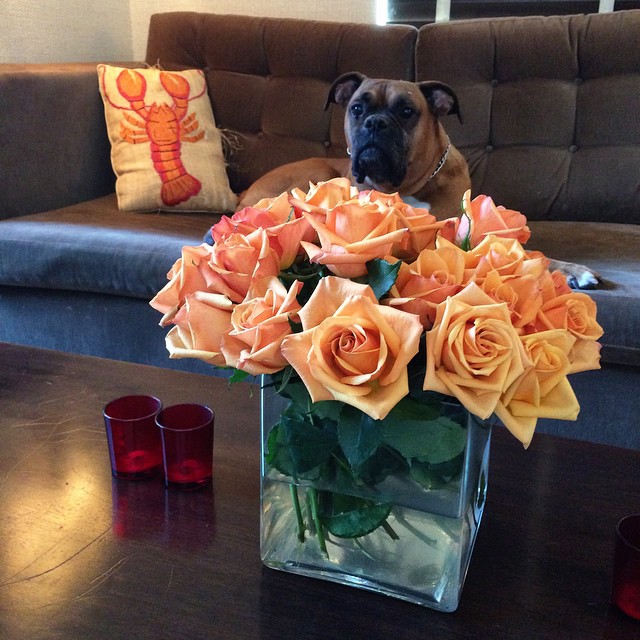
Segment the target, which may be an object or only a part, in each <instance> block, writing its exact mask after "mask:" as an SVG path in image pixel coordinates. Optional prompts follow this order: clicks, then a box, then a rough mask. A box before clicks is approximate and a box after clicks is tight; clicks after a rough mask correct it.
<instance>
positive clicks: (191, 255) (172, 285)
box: [149, 244, 212, 325]
mask: <svg viewBox="0 0 640 640" xmlns="http://www.w3.org/2000/svg"><path fill="white" fill-rule="evenodd" d="M211 251H212V248H211V246H209V245H208V244H202V245H200V246H199V247H183V248H182V257H181V258H178V260H176V261H175V263H174V265H173V267H172V268H171V271H169V273H168V274H167V278H168V279H169V282H168V283H167V284H166V285H165V286H164V288H163V289H162V290H161V291H159V292H158V293H157V294H156V295H155V297H154V298H153V299H152V300H151V302H149V304H150V305H151V306H152V307H153V308H154V309H155V310H156V311H160V313H163V314H165V315H167V314H172V313H175V312H176V311H177V310H178V307H179V306H180V305H182V303H183V302H184V299H185V297H186V296H187V295H189V294H190V293H194V292H195V291H201V290H204V289H206V288H207V278H206V277H205V275H204V274H205V273H206V272H208V271H209V258H210V257H211ZM166 323H167V322H166V321H165V320H164V319H163V320H162V321H161V322H160V324H162V325H164V324H166Z"/></svg>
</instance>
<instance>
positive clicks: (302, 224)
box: [211, 192, 315, 269]
mask: <svg viewBox="0 0 640 640" xmlns="http://www.w3.org/2000/svg"><path fill="white" fill-rule="evenodd" d="M260 228H262V229H266V231H267V236H268V237H269V245H270V246H271V248H272V249H274V250H275V252H276V253H277V254H278V257H279V258H280V268H281V269H286V268H287V267H289V266H291V264H292V263H293V261H294V260H295V258H296V256H297V255H298V253H299V252H300V250H301V248H300V240H302V238H306V239H307V240H313V238H314V236H315V232H314V231H313V229H311V227H310V226H309V223H308V222H307V221H306V220H305V219H304V218H303V217H301V216H298V217H296V216H294V215H292V207H291V205H290V204H289V199H288V194H287V193H286V192H285V193H283V194H281V195H280V196H278V197H277V198H271V199H267V200H261V201H260V202H258V203H257V204H256V206H255V207H245V208H244V209H242V210H241V211H238V212H236V213H234V214H233V215H232V216H231V217H228V216H222V218H221V219H220V222H218V223H216V224H214V225H213V227H212V228H211V235H212V236H213V240H214V242H215V243H216V244H217V243H219V242H221V241H222V239H223V238H225V237H227V236H229V235H231V234H233V233H241V234H243V235H248V234H250V233H251V232H252V231H255V230H256V229H260Z"/></svg>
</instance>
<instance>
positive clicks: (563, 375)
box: [496, 329, 580, 447]
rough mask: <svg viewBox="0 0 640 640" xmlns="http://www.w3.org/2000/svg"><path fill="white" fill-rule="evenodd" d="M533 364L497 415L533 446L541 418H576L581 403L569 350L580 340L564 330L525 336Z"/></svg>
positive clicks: (504, 398)
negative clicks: (572, 376)
mask: <svg viewBox="0 0 640 640" xmlns="http://www.w3.org/2000/svg"><path fill="white" fill-rule="evenodd" d="M521 340H522V344H523V345H524V348H525V352H526V353H527V356H528V358H529V360H530V361H531V363H532V365H533V366H532V367H530V368H528V369H527V370H526V371H525V372H524V373H523V374H522V375H521V376H520V377H519V378H518V379H517V380H515V381H514V382H513V384H512V385H511V386H510V387H509V388H508V389H507V390H506V391H505V393H504V394H503V396H502V398H501V399H500V402H498V406H497V407H496V415H497V416H498V418H500V420H502V422H503V424H504V425H505V427H507V429H509V431H511V433H513V435H514V436H515V437H516V438H518V440H520V441H521V442H522V444H524V446H525V447H528V446H529V443H530V442H531V438H532V437H533V432H534V431H535V427H536V422H537V420H538V418H555V419H557V420H576V419H577V417H578V412H579V410H580V405H579V404H578V400H577V399H576V396H575V394H574V392H573V389H572V388H571V384H570V383H569V380H567V374H568V373H569V372H570V369H571V364H570V362H569V357H568V356H569V353H570V351H571V348H572V347H573V344H574V343H575V341H576V339H575V337H574V336H572V335H571V334H569V333H567V332H566V331H562V330H560V329H555V330H551V331H542V332H540V333H534V334H531V335H528V336H523V337H522V338H521Z"/></svg>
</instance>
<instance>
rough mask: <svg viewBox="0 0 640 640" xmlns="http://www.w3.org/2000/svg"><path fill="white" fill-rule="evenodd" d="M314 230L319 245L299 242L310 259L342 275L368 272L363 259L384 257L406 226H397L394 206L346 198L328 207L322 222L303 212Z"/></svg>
mask: <svg viewBox="0 0 640 640" xmlns="http://www.w3.org/2000/svg"><path fill="white" fill-rule="evenodd" d="M304 216H305V217H306V218H307V220H308V221H309V223H310V224H311V226H312V227H313V228H314V229H315V230H316V232H317V234H318V238H319V240H320V247H318V246H316V245H314V244H311V243H309V242H302V246H303V248H304V250H305V251H306V252H307V255H308V256H309V261H310V262H315V263H318V264H323V265H326V266H327V268H328V269H329V270H330V271H331V272H332V273H334V274H335V275H337V276H340V277H342V278H357V277H359V276H363V275H365V274H366V273H367V267H366V263H367V262H369V261H370V260H373V259H374V258H384V257H385V256H387V255H388V254H390V253H391V250H392V247H393V244H394V243H396V242H400V240H401V239H402V237H403V236H404V235H405V234H406V233H408V229H398V227H397V218H396V216H395V214H394V212H393V209H389V208H387V207H384V206H383V205H381V204H380V203H365V204H360V203H359V202H358V201H351V202H345V203H343V204H339V205H337V206H336V207H334V208H333V209H331V210H329V211H327V215H326V219H325V221H324V222H322V221H320V220H319V219H318V218H317V217H315V216H313V215H311V214H309V213H304Z"/></svg>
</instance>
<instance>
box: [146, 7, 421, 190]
mask: <svg viewBox="0 0 640 640" xmlns="http://www.w3.org/2000/svg"><path fill="white" fill-rule="evenodd" d="M417 35H418V32H417V30H416V29H415V28H414V27H410V26H393V27H391V26H385V27H379V26H375V25H368V24H348V25H347V24H341V23H337V22H314V21H305V20H286V19H277V18H255V17H247V16H232V15H213V14H204V13H192V12H173V13H162V14H156V15H153V16H152V17H151V23H150V27H149V40H148V46H147V56H146V59H147V62H148V63H149V64H156V63H159V64H160V65H161V66H162V67H163V68H165V69H181V68H187V67H193V68H196V67H197V68H201V69H204V70H205V72H206V75H207V81H208V86H209V92H210V96H211V101H212V105H213V111H214V115H215V118H216V123H217V124H218V126H219V127H220V128H222V129H225V130H228V133H229V134H230V137H229V139H228V141H229V145H230V153H229V178H230V182H231V187H232V188H233V189H234V190H235V191H238V192H239V191H241V190H243V189H246V188H247V187H248V186H249V185H250V184H251V183H252V182H254V181H255V180H256V179H257V178H259V177H260V176H261V175H262V174H264V173H266V172H267V171H268V170H270V169H272V168H273V167H276V166H279V165H281V164H284V163H285V162H291V161H293V160H299V159H302V158H307V157H312V156H345V155H346V146H345V140H344V132H343V113H341V112H340V110H339V109H333V108H331V109H328V110H326V111H325V109H324V104H325V101H326V98H327V94H328V92H329V87H330V85H331V83H332V82H333V81H334V79H335V78H337V77H338V76H339V75H341V74H342V73H346V72H348V71H354V70H358V71H361V72H362V73H365V74H367V75H370V76H372V77H380V78H405V79H413V73H414V54H415V43H416V39H417Z"/></svg>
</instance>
